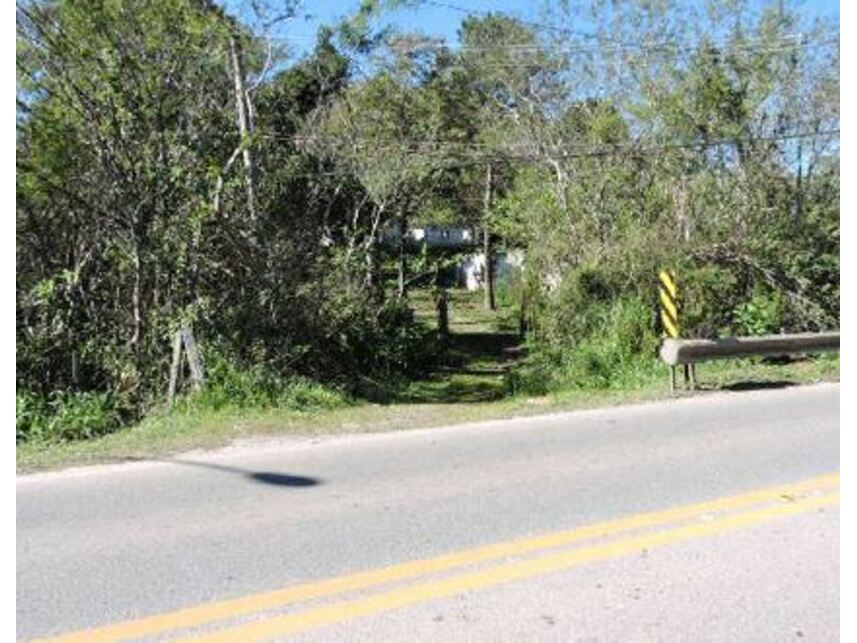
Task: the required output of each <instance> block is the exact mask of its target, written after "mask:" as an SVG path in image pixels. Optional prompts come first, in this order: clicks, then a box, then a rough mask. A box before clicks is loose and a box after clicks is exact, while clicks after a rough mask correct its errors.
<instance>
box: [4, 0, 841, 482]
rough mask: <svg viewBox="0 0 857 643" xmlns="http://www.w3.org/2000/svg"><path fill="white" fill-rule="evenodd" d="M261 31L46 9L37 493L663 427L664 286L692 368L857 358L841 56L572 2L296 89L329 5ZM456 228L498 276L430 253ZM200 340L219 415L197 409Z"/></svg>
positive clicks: (27, 191)
mask: <svg viewBox="0 0 857 643" xmlns="http://www.w3.org/2000/svg"><path fill="white" fill-rule="evenodd" d="M252 4H253V9H252V11H250V10H248V12H244V13H242V15H240V16H231V15H228V14H227V13H226V11H225V10H224V9H223V8H222V7H221V6H220V5H219V4H216V3H211V2H197V1H195V0H169V1H166V2H165V1H161V0H158V1H155V0H151V1H149V0H144V1H135V2H130V1H125V0H116V1H114V2H106V3H80V2H71V1H68V0H33V1H31V2H23V3H19V5H18V9H17V13H18V21H17V34H18V43H17V45H18V49H17V71H18V91H17V99H18V100H17V107H18V114H17V116H18V118H17V150H16V152H17V184H16V186H17V211H16V235H17V239H16V241H17V277H16V279H17V280H16V285H17V298H16V321H17V325H16V348H17V353H16V360H17V361H16V372H17V395H16V442H17V444H18V451H19V464H20V465H21V466H23V467H25V468H27V467H33V466H48V464H49V463H51V462H53V463H57V462H60V461H63V462H65V461H69V462H83V461H88V459H90V458H91V459H98V458H108V459H121V458H122V457H123V454H124V455H125V456H128V457H130V456H136V455H141V454H146V453H156V452H160V451H164V450H174V449H177V448H190V447H194V446H205V445H212V444H222V443H223V442H224V441H228V440H229V439H232V438H235V437H241V436H246V435H250V434H254V433H266V432H294V433H307V432H308V433H313V432H323V431H325V430H329V431H333V432H335V431H337V430H340V429H343V428H345V427H351V428H353V429H354V430H377V429H378V428H383V427H389V428H393V427H405V426H422V425H426V426H427V425H432V424H439V423H446V422H449V421H451V420H453V419H462V420H468V419H479V418H487V417H496V416H502V415H508V414H514V413H524V412H535V411H538V410H544V409H545V408H568V407H574V406H579V405H585V404H589V403H596V401H600V402H606V401H615V400H617V399H647V398H650V397H657V396H660V395H662V394H663V391H664V388H665V380H664V369H663V366H662V365H660V364H659V363H658V361H657V359H656V350H657V347H658V344H659V342H660V338H661V336H662V329H661V328H660V327H659V325H658V321H657V320H658V317H657V289H656V274H657V272H658V271H659V270H661V269H663V268H671V269H673V270H674V271H675V272H676V274H677V276H678V282H679V285H680V289H681V317H680V321H681V326H682V331H683V334H684V335H685V336H691V337H717V336H729V335H737V334H750V335H753V334H764V333H776V332H790V331H803V330H822V329H825V330H828V329H836V328H838V326H839V252H840V248H839V38H838V34H839V31H838V24H828V23H825V22H824V21H815V22H812V23H810V22H808V21H807V20H806V19H805V18H804V17H803V16H802V14H801V13H800V12H798V11H797V10H793V9H790V8H789V7H788V6H787V5H788V3H782V2H779V3H772V4H771V5H770V6H760V5H759V4H758V3H756V2H734V3H729V9H728V11H725V10H723V7H722V6H721V5H722V3H707V2H699V3H684V2H680V3H671V2H664V3H655V4H652V3H649V2H637V1H633V0H629V1H627V2H619V3H611V4H610V6H609V7H608V6H606V5H605V4H604V3H598V2H596V3H592V6H591V7H588V6H587V7H583V5H581V7H572V6H571V5H569V4H568V3H563V2H556V3H547V9H546V14H545V21H544V22H540V23H539V24H532V23H527V22H524V21H521V20H519V19H516V18H514V17H511V16H509V15H506V14H503V13H499V12H497V13H488V14H478V15H477V14H474V15H467V16H463V18H462V21H461V25H460V30H459V43H458V44H454V45H453V44H449V43H442V42H438V41H437V40H436V39H433V38H429V37H427V36H425V35H423V34H416V33H401V32H395V31H393V30H390V29H389V28H381V24H382V20H383V18H384V17H385V16H386V15H388V14H387V12H389V11H403V10H407V7H408V6H410V5H411V4H414V3H409V2H402V1H399V2H395V1H393V2H390V1H386V2H381V1H372V0H367V1H365V2H362V3H360V8H359V10H357V11H356V13H354V14H353V15H350V16H347V17H346V18H344V19H343V20H342V21H341V22H340V23H338V24H333V25H330V26H329V27H326V28H324V29H322V30H321V31H320V32H319V34H318V39H317V42H316V44H315V46H314V48H312V50H311V51H310V52H309V53H307V54H305V55H303V56H302V57H300V58H298V59H295V58H294V57H291V56H290V55H289V51H288V48H287V44H288V24H289V20H291V19H292V18H295V17H299V16H300V15H301V12H302V11H304V7H303V6H302V4H301V3H300V2H284V3H270V4H266V3H264V2H260V3H252ZM417 4H418V3H417ZM581 11H582V12H583V13H584V14H585V16H581V15H580V13H579V12H581ZM582 17H584V18H585V20H583V24H587V25H591V30H589V32H588V33H586V34H584V33H581V32H580V31H579V30H578V29H576V28H574V25H576V24H579V23H580V22H581V18H582ZM546 25H550V26H551V28H547V27H546ZM425 226H448V227H451V228H466V229H468V230H470V231H472V232H473V233H474V240H475V245H474V246H473V247H470V248H467V249H464V250H462V249H458V250H455V251H451V250H437V249H432V248H430V247H428V245H427V244H424V243H422V244H421V243H416V242H408V241H406V239H407V237H408V232H409V231H412V230H415V229H417V228H424V227H425ZM511 251H519V252H521V253H523V257H524V262H523V265H522V267H521V268H519V269H515V270H513V271H511V273H510V274H509V275H506V276H502V277H501V276H500V275H494V274H493V271H492V270H486V271H485V273H484V275H483V279H482V283H483V285H482V289H481V290H480V291H476V292H467V291H465V290H463V289H461V288H459V287H456V278H455V271H456V265H457V264H458V262H460V260H461V259H462V256H463V254H472V253H475V252H481V253H483V254H484V255H485V256H487V257H488V259H489V262H488V263H489V265H491V259H492V258H493V257H495V256H498V255H499V254H500V253H502V252H511ZM443 298H447V300H448V302H449V303H448V306H449V309H448V310H449V328H448V329H447V330H444V329H441V328H439V327H438V323H439V321H438V320H439V312H438V311H439V308H438V302H439V301H440V300H441V299H443ZM179 329H189V330H191V331H192V333H193V336H194V337H195V339H196V343H197V344H198V346H199V347H200V351H201V355H202V362H203V365H204V368H205V384H204V387H203V388H202V390H199V391H194V390H192V389H191V388H190V387H189V386H188V385H187V382H184V385H183V386H181V387H180V390H179V394H178V397H177V398H176V400H175V402H174V404H173V406H172V407H170V406H169V404H168V401H167V390H168V383H169V379H170V366H171V346H172V341H173V337H174V336H175V334H176V332H177V331H178V330H179ZM183 368H184V367H183ZM701 370H702V372H703V373H704V375H703V382H705V383H706V385H708V386H710V387H716V386H732V385H735V384H736V383H738V382H740V381H748V380H752V379H759V380H763V381H768V382H771V381H781V382H786V381H795V382H804V381H815V380H818V379H830V378H835V377H838V358H829V357H825V358H819V359H808V360H798V361H795V362H794V363H789V364H776V363H771V362H770V360H768V361H763V360H759V361H753V362H743V363H733V364H719V365H711V366H710V367H709V366H706V367H704V368H703V369H701ZM40 454H41V455H40ZM63 454H65V455H63ZM63 458H65V460H63Z"/></svg>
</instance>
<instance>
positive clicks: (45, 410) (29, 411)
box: [15, 392, 127, 443]
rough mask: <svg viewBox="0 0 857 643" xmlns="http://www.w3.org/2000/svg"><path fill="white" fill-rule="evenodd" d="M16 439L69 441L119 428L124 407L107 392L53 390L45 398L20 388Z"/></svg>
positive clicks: (123, 414) (53, 441)
mask: <svg viewBox="0 0 857 643" xmlns="http://www.w3.org/2000/svg"><path fill="white" fill-rule="evenodd" d="M15 411H16V413H15V420H16V422H15V429H16V431H15V433H16V438H17V441H19V442H22V441H37V442H45V443H57V442H69V441H73V440H82V439H88V438H94V437H97V436H100V435H105V434H107V433H110V432H112V431H115V430H116V429H117V428H119V427H120V426H121V425H122V423H123V421H124V420H125V419H126V417H127V411H126V410H125V409H123V408H122V406H121V404H120V403H119V401H118V400H117V399H116V398H115V397H114V396H112V395H110V394H107V393H94V392H77V393H55V394H54V395H52V396H51V397H50V398H48V399H47V400H45V399H44V398H42V397H40V396H37V395H34V394H31V393H27V392H19V393H18V394H17V395H16V405H15Z"/></svg>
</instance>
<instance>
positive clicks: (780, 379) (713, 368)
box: [17, 291, 839, 472]
mask: <svg viewBox="0 0 857 643" xmlns="http://www.w3.org/2000/svg"><path fill="white" fill-rule="evenodd" d="M411 297H412V301H414V303H415V305H416V308H417V311H418V315H423V316H424V318H426V319H427V320H429V319H430V318H431V317H433V314H434V313H433V308H432V306H431V301H430V298H429V296H428V293H425V292H424V291H416V292H414V293H413V294H412V295H411ZM452 297H453V300H452V306H451V308H450V322H451V324H450V325H451V330H452V332H453V335H452V337H451V338H450V345H449V351H448V354H447V356H446V358H445V359H444V360H443V362H442V363H441V364H439V365H437V366H436V368H435V369H434V370H433V372H431V373H429V374H427V375H426V377H425V378H423V379H421V380H418V381H414V382H411V383H410V384H409V385H407V386H406V387H404V388H403V389H402V390H401V391H398V392H397V393H396V394H395V395H394V396H392V398H391V399H390V401H389V402H388V403H385V404H372V403H368V402H364V401H355V402H352V403H350V404H349V403H347V402H345V401H343V402H342V404H343V405H330V406H332V407H334V408H326V409H321V408H316V407H308V408H305V409H301V408H270V409H256V408H247V407H246V406H245V407H243V408H237V407H232V406H228V405H225V406H223V407H221V408H219V409H217V410H212V409H211V408H207V407H205V406H199V407H195V406H193V405H187V406H186V407H184V408H180V409H177V410H174V411H173V412H167V411H165V410H163V409H161V410H158V411H155V412H154V413H152V414H150V416H149V417H147V418H146V419H145V420H143V421H142V422H141V423H139V424H138V425H136V426H133V427H130V428H126V429H122V430H120V431H117V432H115V433H111V434H109V435H105V436H102V437H97V438H94V439H91V440H83V441H77V442H68V443H63V444H39V443H24V444H20V445H18V448H17V468H18V471H19V472H28V471H36V470H45V469H56V468H61V467H66V466H72V465H88V464H95V463H102V462H120V461H125V460H133V459H139V458H146V457H156V456H161V455H165V454H169V453H176V452H180V451H186V450H191V449H210V448H216V447H221V446H224V445H227V444H229V443H230V442H233V441H235V440H241V439H248V438H259V437H262V438H264V437H285V436H314V435H335V434H343V433H370V432H378V431H393V430H406V429H413V428H420V427H433V426H442V425H449V424H456V423H461V422H470V421H477V420H490V419H499V418H508V417H521V416H526V415H535V414H539V413H546V412H556V411H565V410H573V409H585V408H593V407H598V406H608V405H615V404H627V403H633V402H643V401H648V400H657V399H668V398H671V397H687V396H691V395H705V394H708V393H710V392H712V391H720V390H726V391H729V390H741V389H745V388H770V387H781V386H787V385H791V384H806V383H812V382H819V381H836V380H838V379H839V357H838V355H833V356H830V355H828V356H822V357H819V358H815V359H804V360H796V361H790V362H787V363H774V362H771V361H764V360H758V359H756V360H741V361H738V360H730V361H724V362H713V363H707V364H701V365H698V366H697V377H698V380H699V383H700V389H699V390H698V391H695V392H690V391H677V392H676V393H675V394H673V393H671V392H670V390H669V378H668V372H669V371H668V369H667V367H666V366H664V365H662V364H659V363H656V362H655V361H654V360H653V361H652V363H651V365H650V367H647V368H645V369H642V370H641V371H640V372H638V373H635V374H634V376H633V377H629V379H628V381H627V387H626V388H624V389H611V390H603V389H566V390H559V391H554V392H551V393H550V394H547V395H539V396H527V395H518V396H513V397H510V396H508V395H507V393H506V387H505V383H504V375H505V373H506V372H507V371H508V369H509V368H510V366H511V365H512V364H514V361H515V359H516V358H517V357H518V355H519V347H518V346H517V343H518V342H517V337H516V335H515V334H514V333H510V332H508V331H505V330H502V329H503V324H504V322H503V320H504V313H508V311H503V310H501V311H499V312H493V313H492V312H488V311H484V310H483V309H482V307H481V302H482V300H481V293H479V292H476V293H467V292H461V291H458V292H453V293H452Z"/></svg>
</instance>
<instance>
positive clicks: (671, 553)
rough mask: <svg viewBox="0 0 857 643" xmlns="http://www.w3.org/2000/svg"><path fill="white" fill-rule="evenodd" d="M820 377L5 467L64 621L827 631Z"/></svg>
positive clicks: (835, 389)
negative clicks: (423, 424)
mask: <svg viewBox="0 0 857 643" xmlns="http://www.w3.org/2000/svg"><path fill="white" fill-rule="evenodd" d="M838 470H839V386H838V385H837V384H821V385H816V386H809V387H796V388H787V389H781V390H769V391H753V392H742V393H722V394H708V395H704V396H700V397H696V398H692V399H683V400H679V401H673V402H663V403H651V404H645V405H639V406H628V407H620V408H613V409H604V410H597V411H582V412H575V413H566V414H556V415H550V416H544V417H539V418H526V419H516V420H507V421H496V422H485V423H480V424H471V425H462V426H458V427H448V428H443V429H431V430H421V431H408V432H401V433H385V434H377V435H363V436H353V437H331V438H316V439H292V440H280V441H267V442H262V443H258V444H245V445H242V446H239V447H234V448H231V449H227V450H224V451H220V452H216V453H209V454H202V453H197V454H185V455H184V456H181V457H177V458H175V459H173V460H171V461H165V462H141V463H131V464H125V465H115V466H108V467H95V468H89V469H80V470H71V471H66V472H59V473H51V474H39V475H32V476H25V477H19V478H18V483H17V627H18V637H19V638H23V639H29V638H34V637H44V636H49V635H58V634H64V633H69V632H79V633H80V636H79V638H78V640H82V641H84V640H85V641H92V640H99V638H98V637H99V636H100V637H102V639H101V640H114V639H116V638H122V637H126V638H134V637H136V638H142V639H145V640H153V639H155V638H159V637H160V638H161V639H172V638H178V637H181V636H199V637H202V638H205V637H207V636H208V637H210V638H211V639H212V640H216V639H218V637H219V639H220V640H232V641H235V640H252V639H253V638H265V637H268V638H275V639H278V638H283V637H285V636H286V635H287V634H293V635H295V636H296V637H297V639H298V640H305V641H319V640H336V641H339V640H360V641H363V640H365V641H384V640H389V641H402V640H432V641H456V640H485V641H498V640H500V641H505V640H508V641H513V640H514V641H521V640H555V641H578V640H579V641H595V640H597V641H613V640H616V641H626V640H635V641H639V640H670V641H672V640H674V641H685V640H687V641H690V640H693V641H697V640H723V641H726V640H729V641H734V640H736V639H737V640H754V641H759V640H761V641H765V640H771V641H782V640H791V639H798V638H799V639H802V640H810V641H833V640H838V632H839V629H838V628H839V622H838V618H839V616H838V615H839V537H838V533H839V531H838V477H837V476H836V475H835V474H837V472H838Z"/></svg>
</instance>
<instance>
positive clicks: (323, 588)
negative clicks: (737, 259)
mask: <svg viewBox="0 0 857 643" xmlns="http://www.w3.org/2000/svg"><path fill="white" fill-rule="evenodd" d="M838 485H839V474H830V475H826V476H821V477H817V478H812V479H810V480H804V481H802V482H797V483H793V484H788V485H781V486H777V487H772V488H768V489H762V490H758V491H753V492H750V493H744V494H741V495H737V496H730V497H725V498H718V499H716V500H711V501H708V502H702V503H698V504H694V505H688V506H683V507H675V508H672V509H667V510H663V511H656V512H651V513H644V514H638V515H634V516H628V517H625V518H620V519H617V520H609V521H606V522H601V523H597V524H592V525H586V526H583V527H578V528H575V529H571V530H568V531H561V532H556V533H551V534H546V535H542V536H537V537H534V538H524V539H519V540H513V541H509V542H505V543H498V544H493V545H487V546H484V547H477V548H474V549H468V550H464V551H459V552H454V553H450V554H445V555H443V556H439V557H436V558H430V559H425V560H415V561H410V562H406V563H401V564H398V565H393V566H390V567H385V568H381V569H376V570H370V571H364V572H359V573H355V574H349V575H345V576H340V577H337V578H331V579H326V580H319V581H314V582H309V583H304V584H300V585H294V586H291V587H286V588H284V589H280V590H276V591H271V592H265V593H261V594H255V595H252V596H246V597H243V598H237V599H230V600H224V601H217V602H213V603H207V604H204V605H199V606H195V607H189V608H185V609H181V610H177V611H175V612H170V613H166V614H160V615H155V616H149V617H145V618H141V619H138V620H132V621H125V622H121V623H116V624H113V625H107V626H105V627H100V628H96V629H91V630H86V631H81V632H75V633H72V634H67V635H63V636H60V637H57V638H54V639H50V640H52V641H58V642H59V641H63V642H71V641H93V642H95V641H119V640H127V639H135V638H142V637H151V636H155V635H163V634H164V633H168V632H178V631H181V630H187V629H189V628H197V627H206V628H207V627H209V626H211V625H214V624H216V623H218V622H222V621H227V620H231V619H238V618H241V617H244V616H248V615H253V614H258V613H263V612H266V611H271V610H279V609H281V608H285V607H287V606H289V605H291V604H293V603H296V602H299V601H306V600H310V599H319V598H330V597H333V596H337V595H339V594H343V593H346V592H353V591H357V590H367V589H371V588H376V587H378V586H381V585H386V584H390V583H395V582H399V581H405V580H409V579H422V578H423V577H425V576H428V575H430V574H438V573H441V572H448V571H451V570H455V569H458V568H461V567H465V566H471V565H475V564H479V563H488V562H492V561H499V562H498V563H496V564H495V565H494V566H491V567H488V568H486V569H481V570H477V571H469V572H464V573H460V574H457V575H452V576H447V577H444V578H440V579H436V580H424V581H422V582H417V583H415V584H410V585H405V586H398V587H395V588H393V589H389V590H387V591H382V592H380V593H376V594H372V595H369V596H358V597H356V598H353V599H346V600H340V601H337V602H334V603H329V604H324V605H320V606H314V607H308V608H306V609H304V610H302V611H297V612H293V613H288V614H285V615H277V616H273V617H270V618H266V619H262V620H253V621H250V622H247V623H241V624H238V625H233V626H231V627H228V628H226V629H221V630H218V631H214V632H208V633H203V634H200V635H198V636H196V637H193V638H188V639H184V640H188V641H190V640H193V641H257V640H266V639H271V638H275V637H281V636H285V635H288V634H294V633H297V632H300V631H304V630H307V629H310V628H314V627H320V626H324V625H329V624H333V623H337V622H341V621H344V620H347V619H351V618H356V617H359V616H366V615H370V614H377V613H380V612H384V611H388V610H392V609H397V608H400V607H405V606H407V605H414V604H417V603H422V602H425V601H430V600H435V599H439V598H444V597H448V596H454V595H456V594H460V593H462V592H466V591H470V590H476V589H481V588H486V587H490V586H492V585H497V584H500V583H505V582H510V581H514V580H520V579H524V578H529V577H533V576H537V575H541V574H545V573H549V572H554V571H559V570H563V569H568V568H571V567H574V566H576V565H580V564H584V563H588V562H595V561H599V560H605V559H608V558H614V557H617V556H622V555H624V554H629V553H633V552H635V551H640V550H642V549H652V548H655V547H661V546H665V545H669V544H674V543H680V542H683V541H687V540H691V539H694V538H700V537H704V536H709V535H715V534H718V533H723V532H725V531H729V530H733V529H737V528H740V527H744V526H749V525H754V524H758V523H762V522H766V521H768V520H771V519H774V518H776V517H780V516H787V515H793V514H798V513H803V512H805V511H810V510H813V509H816V508H818V507H823V506H829V505H834V504H837V503H838V501H839V493H838ZM702 517H705V518H706V520H704V521H701V520H699V519H700V518H702ZM686 521H691V522H689V523H687V524H685V522H686ZM676 524H677V525H678V526H676ZM664 526H666V527H668V528H667V529H661V530H657V531H648V532H644V533H635V534H633V535H631V536H629V537H625V538H622V539H613V540H608V541H607V542H596V543H595V544H591V545H588V546H584V547H579V548H576V549H572V550H564V551H559V552H556V553H547V554H543V555H540V556H535V557H531V558H527V559H525V560H520V561H514V562H504V559H508V558H510V557H513V556H521V555H526V554H535V553H541V552H543V550H549V549H553V548H557V547H561V546H566V545H572V544H574V543H578V542H580V541H584V540H590V539H600V538H608V539H609V538H612V537H614V536H618V535H621V534H624V533H626V532H631V531H639V530H646V529H652V528H656V527H664Z"/></svg>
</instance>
